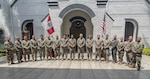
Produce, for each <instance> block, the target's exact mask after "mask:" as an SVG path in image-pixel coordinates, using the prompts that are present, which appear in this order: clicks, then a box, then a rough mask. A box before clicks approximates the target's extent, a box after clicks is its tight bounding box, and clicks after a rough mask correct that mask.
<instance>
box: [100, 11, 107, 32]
mask: <svg viewBox="0 0 150 79" xmlns="http://www.w3.org/2000/svg"><path fill="white" fill-rule="evenodd" d="M105 21H106V15H105V14H104V18H103V21H102V25H101V28H102V31H103V35H105V34H106V24H105Z"/></svg>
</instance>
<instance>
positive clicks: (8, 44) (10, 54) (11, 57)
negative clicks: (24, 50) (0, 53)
mask: <svg viewBox="0 0 150 79" xmlns="http://www.w3.org/2000/svg"><path fill="white" fill-rule="evenodd" d="M13 46H14V45H13V43H12V42H11V41H10V37H7V38H6V41H5V42H4V48H5V50H6V56H7V60H8V64H14V62H13V60H14V53H13V50H14V47H13Z"/></svg>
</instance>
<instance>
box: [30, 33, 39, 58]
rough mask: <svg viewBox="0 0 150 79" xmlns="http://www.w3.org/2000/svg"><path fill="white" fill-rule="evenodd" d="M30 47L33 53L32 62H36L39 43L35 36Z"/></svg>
mask: <svg viewBox="0 0 150 79" xmlns="http://www.w3.org/2000/svg"><path fill="white" fill-rule="evenodd" d="M30 46H31V52H32V60H33V61H36V60H37V47H38V43H37V40H36V39H35V36H34V35H32V39H31V40H30Z"/></svg>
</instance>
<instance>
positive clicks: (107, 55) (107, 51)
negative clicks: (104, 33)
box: [103, 39, 110, 62]
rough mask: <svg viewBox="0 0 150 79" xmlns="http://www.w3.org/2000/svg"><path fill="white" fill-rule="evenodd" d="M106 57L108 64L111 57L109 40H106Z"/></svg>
mask: <svg viewBox="0 0 150 79" xmlns="http://www.w3.org/2000/svg"><path fill="white" fill-rule="evenodd" d="M103 43H104V50H103V51H104V55H105V60H106V61H107V62H109V55H110V53H109V46H110V41H109V40H108V39H107V40H106V39H105V40H104V42H103Z"/></svg>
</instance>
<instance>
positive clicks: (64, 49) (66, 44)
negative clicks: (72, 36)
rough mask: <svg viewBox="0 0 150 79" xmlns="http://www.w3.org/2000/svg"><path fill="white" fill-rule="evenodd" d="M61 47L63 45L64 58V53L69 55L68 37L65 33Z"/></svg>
mask: <svg viewBox="0 0 150 79" xmlns="http://www.w3.org/2000/svg"><path fill="white" fill-rule="evenodd" d="M61 47H62V60H64V55H65V56H66V59H67V56H68V39H67V37H66V35H65V34H64V35H63V38H62V39H61Z"/></svg>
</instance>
